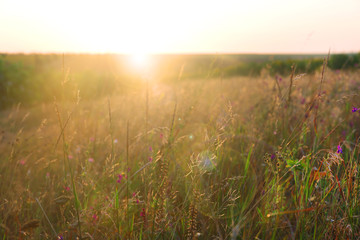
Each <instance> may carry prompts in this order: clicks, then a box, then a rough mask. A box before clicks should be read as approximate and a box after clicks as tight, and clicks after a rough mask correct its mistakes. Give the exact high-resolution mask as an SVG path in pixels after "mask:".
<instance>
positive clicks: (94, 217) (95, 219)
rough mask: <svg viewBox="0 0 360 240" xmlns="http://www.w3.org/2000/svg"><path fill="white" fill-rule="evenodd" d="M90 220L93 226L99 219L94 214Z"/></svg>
mask: <svg viewBox="0 0 360 240" xmlns="http://www.w3.org/2000/svg"><path fill="white" fill-rule="evenodd" d="M92 219H93V223H94V224H95V223H96V222H97V220H99V217H98V216H97V215H96V214H95V213H94V215H92Z"/></svg>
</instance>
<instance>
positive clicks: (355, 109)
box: [351, 107, 359, 112]
mask: <svg viewBox="0 0 360 240" xmlns="http://www.w3.org/2000/svg"><path fill="white" fill-rule="evenodd" d="M357 110H359V108H356V107H353V108H352V110H351V111H352V112H356V111H357Z"/></svg>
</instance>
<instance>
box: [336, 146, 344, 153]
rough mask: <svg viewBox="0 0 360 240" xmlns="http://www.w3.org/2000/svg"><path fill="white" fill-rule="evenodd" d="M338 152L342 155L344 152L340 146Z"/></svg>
mask: <svg viewBox="0 0 360 240" xmlns="http://www.w3.org/2000/svg"><path fill="white" fill-rule="evenodd" d="M336 152H337V153H340V154H341V153H343V150H342V148H341V146H340V144H339V145H338V146H337V151H336Z"/></svg>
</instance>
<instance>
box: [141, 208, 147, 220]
mask: <svg viewBox="0 0 360 240" xmlns="http://www.w3.org/2000/svg"><path fill="white" fill-rule="evenodd" d="M140 216H141V217H143V218H145V216H146V214H145V208H143V209H142V211H141V213H140Z"/></svg>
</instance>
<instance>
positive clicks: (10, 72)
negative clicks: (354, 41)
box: [0, 54, 360, 239]
mask: <svg viewBox="0 0 360 240" xmlns="http://www.w3.org/2000/svg"><path fill="white" fill-rule="evenodd" d="M150 58H151V57H149V59H150ZM359 59H360V58H359V55H358V54H357V55H356V54H353V55H340V54H339V55H331V56H330V57H329V58H328V57H327V55H157V56H153V57H152V59H151V60H149V61H148V63H146V64H148V65H144V64H145V62H141V61H140V62H138V63H137V64H133V63H132V61H133V60H134V61H137V59H131V57H130V56H124V55H96V54H94V55H65V56H63V55H51V54H48V55H23V54H15V55H12V54H3V55H2V56H1V58H0V83H1V88H0V91H1V108H2V111H1V112H0V126H1V127H0V128H1V129H0V131H1V133H0V149H1V151H0V158H1V163H0V178H1V182H0V199H1V202H0V233H1V235H0V237H1V238H2V239H77V238H78V239H80V238H81V239H336V238H337V239H357V238H359V237H360V228H359V215H360V208H359V191H358V189H359V183H360V178H359V176H358V171H359V142H358V141H359V136H360V110H358V109H359V108H360V97H359V90H360V72H359ZM141 65H142V66H141ZM140 66H141V67H140Z"/></svg>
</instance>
